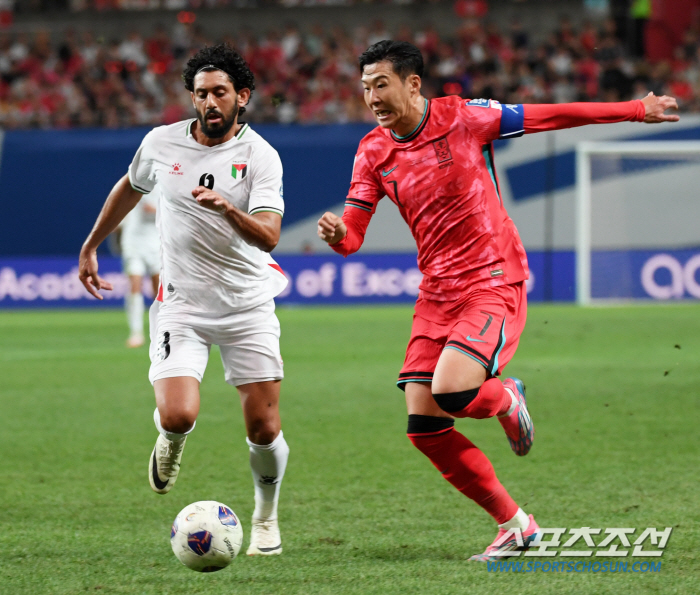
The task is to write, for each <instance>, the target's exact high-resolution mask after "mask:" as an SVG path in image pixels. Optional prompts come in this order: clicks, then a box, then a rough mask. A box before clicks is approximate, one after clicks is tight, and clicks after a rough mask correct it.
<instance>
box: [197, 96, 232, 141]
mask: <svg viewBox="0 0 700 595" xmlns="http://www.w3.org/2000/svg"><path fill="white" fill-rule="evenodd" d="M236 99H238V96H236ZM238 109H239V108H238V101H235V102H234V104H233V107H232V108H231V109H230V110H229V112H228V114H225V113H224V112H223V110H222V108H221V107H219V106H217V107H213V106H205V108H204V109H202V111H200V110H197V119H198V120H199V123H200V125H201V127H202V132H203V133H204V134H205V135H206V136H208V137H209V138H221V137H222V136H226V134H228V131H229V130H231V128H232V127H233V125H234V124H235V123H236V118H237V117H238Z"/></svg>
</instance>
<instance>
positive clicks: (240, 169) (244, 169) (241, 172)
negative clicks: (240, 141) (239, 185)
mask: <svg viewBox="0 0 700 595" xmlns="http://www.w3.org/2000/svg"><path fill="white" fill-rule="evenodd" d="M247 173H248V164H247V163H234V164H233V165H232V166H231V175H232V176H233V179H234V180H242V179H243V178H245V176H246V174H247Z"/></svg>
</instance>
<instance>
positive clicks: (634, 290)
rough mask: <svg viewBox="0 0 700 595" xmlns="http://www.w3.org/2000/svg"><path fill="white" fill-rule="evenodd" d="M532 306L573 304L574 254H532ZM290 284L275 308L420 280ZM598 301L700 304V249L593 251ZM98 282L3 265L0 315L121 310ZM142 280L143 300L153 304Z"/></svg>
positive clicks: (373, 297)
mask: <svg viewBox="0 0 700 595" xmlns="http://www.w3.org/2000/svg"><path fill="white" fill-rule="evenodd" d="M528 257H529V261H530V269H531V278H530V280H529V281H528V299H529V301H530V302H542V301H560V302H571V301H574V299H575V296H576V288H575V257H574V253H573V252H553V253H544V252H531V253H530V254H529V255H528ZM277 262H278V263H279V265H280V266H281V267H282V270H283V271H284V273H285V275H286V276H287V278H288V279H289V285H288V286H287V288H286V289H285V291H284V292H283V293H282V294H281V295H280V296H278V298H277V303H278V304H280V305H282V304H302V305H303V304H308V305H336V304H345V305H349V304H411V303H413V302H415V300H416V297H417V296H418V286H419V285H420V282H421V277H422V276H421V273H420V271H419V270H418V267H417V265H416V256H415V254H365V255H353V256H351V257H350V258H342V257H340V256H337V255H334V254H332V255H327V256H319V255H294V256H291V255H287V256H285V255H280V256H278V257H277ZM592 263H593V279H592V290H593V297H594V298H610V299H653V300H672V299H683V298H696V299H697V298H700V278H699V277H700V247H698V248H696V249H692V250H669V251H663V252H662V251H648V250H638V251H631V250H625V251H610V252H594V253H593V257H592ZM100 275H101V276H103V277H104V278H105V279H106V280H107V281H109V282H110V283H112V285H113V286H114V290H113V291H104V292H102V293H103V295H104V297H105V300H104V302H98V300H96V299H95V298H93V297H91V296H90V295H89V294H88V293H87V292H86V291H85V289H84V288H83V286H82V284H81V283H80V281H79V280H78V267H77V259H76V258H58V257H57V258H31V257H24V258H0V308H53V307H60V308H65V307H86V306H87V307H94V306H96V305H98V304H100V305H101V306H110V305H111V306H113V307H117V306H121V304H122V300H123V298H124V296H125V294H126V293H127V291H128V288H129V283H128V279H127V277H126V276H125V275H124V274H123V273H122V272H121V261H120V259H118V258H114V257H103V258H101V259H100ZM148 285H149V283H148V280H145V281H144V293H145V294H146V295H147V296H149V297H150V298H152V297H153V296H152V293H151V292H150V288H149V287H148Z"/></svg>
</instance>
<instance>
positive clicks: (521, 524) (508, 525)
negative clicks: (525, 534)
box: [498, 508, 530, 531]
mask: <svg viewBox="0 0 700 595" xmlns="http://www.w3.org/2000/svg"><path fill="white" fill-rule="evenodd" d="M529 526H530V517H529V516H527V515H526V514H525V512H524V511H523V509H522V508H518V512H516V513H515V516H514V517H513V518H512V519H510V520H509V521H506V522H505V523H503V524H502V525H498V528H499V529H505V530H506V531H508V529H520V530H521V531H525V530H526V529H527V528H528V527H529Z"/></svg>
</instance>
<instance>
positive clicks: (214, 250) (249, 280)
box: [129, 120, 287, 316]
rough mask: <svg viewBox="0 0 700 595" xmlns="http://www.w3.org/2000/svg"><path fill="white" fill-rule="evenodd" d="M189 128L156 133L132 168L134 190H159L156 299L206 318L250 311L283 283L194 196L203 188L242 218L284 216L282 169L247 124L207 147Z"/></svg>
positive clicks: (262, 255) (265, 258)
mask: <svg viewBox="0 0 700 595" xmlns="http://www.w3.org/2000/svg"><path fill="white" fill-rule="evenodd" d="M194 122H196V120H188V121H184V122H178V123H176V124H171V125H169V126H160V127H158V128H155V129H153V130H152V131H151V132H149V133H148V134H147V135H146V137H145V138H144V139H143V142H142V143H141V146H140V147H139V150H138V151H137V152H136V155H135V156H134V159H133V161H132V162H131V165H130V166H129V181H130V182H131V185H132V186H133V187H134V188H135V189H136V190H138V191H139V192H144V193H147V192H151V191H152V190H153V188H155V186H156V184H157V185H158V187H159V193H160V200H159V203H158V212H157V225H158V230H159V232H160V241H161V262H162V270H161V290H160V292H159V296H158V299H162V301H163V305H164V307H167V308H168V309H169V310H171V311H182V312H188V313H193V314H204V315H209V316H216V315H220V314H223V313H227V312H236V311H243V310H247V309H249V308H253V307H255V306H258V305H260V304H263V303H264V302H267V301H269V300H271V299H272V298H273V297H275V296H276V295H278V294H279V293H280V292H281V291H282V290H283V289H284V288H285V287H286V285H287V279H286V278H285V276H284V275H283V274H282V273H281V269H279V267H278V266H277V265H276V263H275V261H274V260H272V257H271V256H270V255H269V254H267V253H266V252H263V251H262V250H260V249H259V248H256V247H255V246H252V245H250V244H248V243H247V242H246V241H245V240H244V239H243V238H242V237H241V236H240V235H239V234H238V232H236V230H235V229H234V228H233V226H232V225H231V224H230V223H229V222H228V220H227V219H226V217H225V216H224V215H222V214H220V213H217V212H215V211H212V210H210V209H207V208H205V207H203V206H201V205H200V204H199V203H198V202H197V201H196V200H195V198H194V197H193V196H192V190H194V189H195V188H196V187H197V186H206V187H207V188H209V189H212V190H214V191H215V192H217V193H219V194H220V195H221V196H222V197H223V198H225V199H226V200H227V201H228V202H230V203H231V204H232V205H233V206H235V207H237V208H239V209H241V210H242V211H245V212H246V213H250V214H255V213H259V212H262V211H272V212H274V213H279V214H280V215H283V214H284V200H283V197H282V162H281V161H280V158H279V155H278V154H277V151H275V150H274V149H273V148H272V147H271V146H270V145H269V144H268V143H267V142H266V141H265V140H264V139H263V138H262V137H261V136H260V135H259V134H257V133H256V132H255V131H254V130H252V129H251V128H250V127H249V126H248V125H247V124H243V126H242V128H241V129H240V131H239V132H238V134H237V135H236V136H235V137H234V138H232V139H231V140H229V141H227V142H225V143H222V144H220V145H215V146H213V147H207V146H205V145H202V144H200V143H198V142H197V141H196V140H195V139H194V137H193V136H192V134H191V130H192V125H193V124H194ZM273 267H276V268H273Z"/></svg>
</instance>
